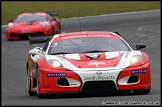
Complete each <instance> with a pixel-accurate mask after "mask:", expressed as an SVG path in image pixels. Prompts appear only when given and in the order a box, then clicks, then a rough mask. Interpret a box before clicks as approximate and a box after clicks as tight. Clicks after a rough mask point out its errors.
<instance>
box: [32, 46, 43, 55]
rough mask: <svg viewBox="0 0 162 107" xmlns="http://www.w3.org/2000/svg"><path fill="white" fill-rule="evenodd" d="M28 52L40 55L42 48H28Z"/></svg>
mask: <svg viewBox="0 0 162 107" xmlns="http://www.w3.org/2000/svg"><path fill="white" fill-rule="evenodd" d="M29 54H36V55H40V54H42V48H40V47H36V48H34V49H32V50H30V51H29Z"/></svg>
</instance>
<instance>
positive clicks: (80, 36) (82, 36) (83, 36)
mask: <svg viewBox="0 0 162 107" xmlns="http://www.w3.org/2000/svg"><path fill="white" fill-rule="evenodd" d="M85 37H111V35H85V34H83V35H78V36H67V37H63V38H62V39H63V40H64V39H72V38H85Z"/></svg>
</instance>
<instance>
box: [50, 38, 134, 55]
mask: <svg viewBox="0 0 162 107" xmlns="http://www.w3.org/2000/svg"><path fill="white" fill-rule="evenodd" d="M130 50H131V49H130V48H129V47H128V45H127V44H126V43H125V42H124V41H122V40H121V39H114V38H74V39H67V40H61V41H58V42H53V43H51V46H50V48H49V51H48V54H49V55H54V54H57V53H58V54H59V53H65V54H66V53H86V52H87V53H88V52H89V53H91V52H92V53H95V52H112V51H130Z"/></svg>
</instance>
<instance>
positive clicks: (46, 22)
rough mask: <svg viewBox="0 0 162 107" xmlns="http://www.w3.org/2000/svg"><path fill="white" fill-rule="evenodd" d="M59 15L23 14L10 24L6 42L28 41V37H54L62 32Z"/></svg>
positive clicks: (42, 13)
mask: <svg viewBox="0 0 162 107" xmlns="http://www.w3.org/2000/svg"><path fill="white" fill-rule="evenodd" d="M56 15H58V13H44V12H36V13H22V14H20V15H19V16H18V17H17V18H16V19H15V20H14V21H11V22H9V24H8V26H7V29H6V40H19V39H28V36H53V35H54V34H57V33H60V32H61V23H60V21H59V19H58V18H57V17H52V16H56Z"/></svg>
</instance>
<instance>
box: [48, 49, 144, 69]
mask: <svg viewBox="0 0 162 107" xmlns="http://www.w3.org/2000/svg"><path fill="white" fill-rule="evenodd" d="M135 54H139V55H141V52H140V51H117V52H105V53H84V54H64V55H48V56H46V60H49V59H55V60H58V61H59V62H61V63H62V65H63V66H64V67H65V68H67V69H72V70H74V69H75V70H85V69H86V70H97V69H103V70H108V69H117V68H119V69H120V68H126V67H128V66H130V65H129V64H128V63H127V62H128V60H129V59H130V58H131V56H133V55H135Z"/></svg>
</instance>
